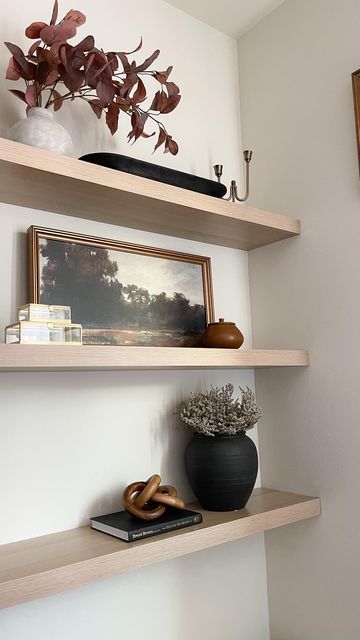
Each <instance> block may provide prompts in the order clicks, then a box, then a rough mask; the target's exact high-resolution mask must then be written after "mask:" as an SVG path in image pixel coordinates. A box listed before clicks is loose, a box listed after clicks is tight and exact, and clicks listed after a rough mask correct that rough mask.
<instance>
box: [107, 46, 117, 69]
mask: <svg viewBox="0 0 360 640" xmlns="http://www.w3.org/2000/svg"><path fill="white" fill-rule="evenodd" d="M106 57H107V59H108V60H109V62H110V69H111V71H112V73H115V71H117V70H118V68H119V62H118V59H117V55H116V53H114V52H113V51H110V52H109V53H107V54H106Z"/></svg>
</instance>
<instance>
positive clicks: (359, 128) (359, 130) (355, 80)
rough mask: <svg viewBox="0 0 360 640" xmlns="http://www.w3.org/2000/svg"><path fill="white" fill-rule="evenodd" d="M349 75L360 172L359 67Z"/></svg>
mask: <svg viewBox="0 0 360 640" xmlns="http://www.w3.org/2000/svg"><path fill="white" fill-rule="evenodd" d="M351 77H352V87H353V98H354V112H355V128H356V140H357V150H358V160H359V172H360V69H358V70H357V71H354V73H353V74H352V76H351Z"/></svg>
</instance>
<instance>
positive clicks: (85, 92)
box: [5, 0, 181, 155]
mask: <svg viewBox="0 0 360 640" xmlns="http://www.w3.org/2000/svg"><path fill="white" fill-rule="evenodd" d="M57 19H58V0H55V4H54V8H53V12H52V16H51V20H50V23H49V24H47V23H45V22H33V23H32V24H31V25H30V26H28V27H27V29H26V30H25V35H26V36H27V37H28V38H30V40H35V41H36V42H34V43H33V44H32V45H31V47H30V49H29V51H28V54H27V55H25V54H24V52H23V51H22V50H21V49H20V47H18V46H17V45H15V44H12V43H11V42H5V44H6V46H7V48H8V49H9V51H10V53H11V54H12V57H11V58H10V62H9V66H8V69H7V73H6V78H7V79H8V80H19V79H20V78H21V79H23V80H24V81H25V91H20V90H19V89H10V91H11V93H13V94H14V95H15V96H16V97H18V98H20V100H22V101H23V102H25V104H26V105H27V108H30V107H45V108H46V109H49V108H50V107H53V108H54V111H58V110H59V109H60V108H61V107H62V105H63V103H64V101H65V100H74V99H75V98H81V100H83V101H85V102H87V103H88V104H89V106H90V108H91V109H92V110H93V112H94V113H95V115H96V116H97V117H98V118H99V119H100V118H101V116H102V114H103V113H105V119H106V124H107V126H108V128H109V129H110V132H111V134H112V135H113V134H114V133H115V132H116V131H117V128H118V123H119V116H120V113H121V112H123V113H125V114H126V115H128V116H130V118H131V126H132V129H131V131H130V132H129V134H128V141H129V142H131V141H133V142H135V141H136V140H138V138H140V137H144V138H150V137H152V136H154V135H155V133H156V132H155V131H154V132H152V133H146V132H145V131H144V128H145V125H146V124H149V122H152V123H154V124H155V126H156V127H157V129H158V137H157V142H156V145H155V148H154V151H155V150H156V149H158V148H159V147H161V146H162V145H164V153H166V152H170V153H171V154H173V155H176V154H177V152H178V145H177V143H176V142H175V140H173V138H172V136H171V135H170V134H168V132H167V131H166V128H165V127H164V125H163V124H162V122H160V121H159V119H158V117H159V116H160V115H165V114H167V113H170V112H171V111H173V110H174V109H175V107H176V106H177V105H178V104H179V101H180V98H181V96H180V92H179V87H178V86H177V85H176V84H175V83H174V82H171V81H169V75H170V73H171V71H172V67H168V68H167V69H166V71H154V70H151V69H150V67H151V65H152V64H153V62H154V61H155V60H156V58H157V57H158V56H159V53H160V51H159V49H157V50H156V51H154V53H153V54H152V55H151V56H149V58H147V59H146V60H145V61H144V62H143V63H142V64H136V62H135V61H134V60H133V61H131V62H130V61H129V59H128V56H129V55H131V54H133V53H136V52H137V51H139V49H140V48H141V47H142V40H141V42H140V44H139V46H138V47H137V48H136V49H135V50H134V51H131V52H129V53H125V52H119V51H109V52H107V53H105V52H104V51H103V50H102V49H98V48H97V47H96V46H95V40H94V37H93V36H92V35H88V36H86V38H84V39H83V40H82V41H81V42H79V43H78V44H76V45H74V46H72V45H70V44H69V43H68V40H70V39H71V38H73V37H74V36H75V35H76V32H77V28H78V27H80V26H81V25H83V24H84V23H85V22H86V17H85V15H84V14H83V13H81V11H77V10H74V9H71V10H70V11H68V13H67V14H66V16H65V17H64V18H63V19H62V20H60V22H57ZM144 76H148V77H151V78H153V79H155V80H156V81H157V82H158V83H159V84H160V89H159V90H158V91H156V92H155V95H154V97H153V99H152V102H151V104H150V106H149V108H144V105H143V103H144V101H145V100H146V98H147V97H148V96H147V90H146V87H145V84H144V82H143V80H142V77H144ZM64 90H65V91H64Z"/></svg>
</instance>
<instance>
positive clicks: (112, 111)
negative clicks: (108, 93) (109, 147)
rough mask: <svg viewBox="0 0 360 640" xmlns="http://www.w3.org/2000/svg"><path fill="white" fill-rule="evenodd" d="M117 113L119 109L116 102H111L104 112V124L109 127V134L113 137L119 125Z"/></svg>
mask: <svg viewBox="0 0 360 640" xmlns="http://www.w3.org/2000/svg"><path fill="white" fill-rule="evenodd" d="M119 113H120V107H119V105H118V104H116V102H111V103H110V105H109V108H108V110H107V112H106V124H107V126H108V127H109V130H110V133H111V135H112V136H113V135H114V133H116V131H117V129H118V125H119Z"/></svg>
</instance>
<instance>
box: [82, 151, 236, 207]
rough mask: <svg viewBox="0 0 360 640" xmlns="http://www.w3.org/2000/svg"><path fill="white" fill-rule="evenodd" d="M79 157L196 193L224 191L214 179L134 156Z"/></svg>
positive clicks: (95, 154) (214, 194)
mask: <svg viewBox="0 0 360 640" xmlns="http://www.w3.org/2000/svg"><path fill="white" fill-rule="evenodd" d="M79 159H80V160H85V162H92V163H93V164H99V165H101V166H103V167H108V168H109V169H117V171H125V172H126V173H133V174H135V175H137V176H141V177H142V178H149V179H150V180H156V182H165V183H166V184H172V185H173V186H174V187H181V188H182V189H189V190H190V191H196V192H197V193H205V194H206V195H208V196H214V197H215V198H222V197H223V196H224V195H225V193H226V187H225V185H224V184H221V183H219V182H215V180H207V179H206V178H199V176H193V175H192V174H191V173H184V172H183V171H176V170H175V169H168V168H167V167H162V166H160V165H158V164H153V163H152V162H145V161H144V160H137V159H136V158H130V157H129V156H123V155H120V154H118V153H88V154H86V155H85V156H81V158H79Z"/></svg>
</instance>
